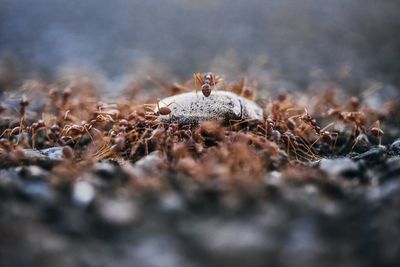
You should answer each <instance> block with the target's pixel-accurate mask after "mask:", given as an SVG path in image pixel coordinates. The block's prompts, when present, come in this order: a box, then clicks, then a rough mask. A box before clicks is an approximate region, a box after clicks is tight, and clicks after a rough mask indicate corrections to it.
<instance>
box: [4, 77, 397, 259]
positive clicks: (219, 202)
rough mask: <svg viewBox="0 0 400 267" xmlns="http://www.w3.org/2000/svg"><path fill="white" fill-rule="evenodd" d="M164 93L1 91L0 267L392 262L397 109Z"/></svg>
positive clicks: (342, 99) (226, 87)
mask: <svg viewBox="0 0 400 267" xmlns="http://www.w3.org/2000/svg"><path fill="white" fill-rule="evenodd" d="M162 87H163V90H162V91H159V92H157V91H155V90H145V89H147V88H143V89H140V87H134V88H133V87H132V89H131V90H132V91H129V90H128V91H126V92H125V93H124V95H121V97H120V98H114V99H109V98H107V97H106V96H104V95H101V94H100V93H99V90H98V89H97V87H96V83H94V82H91V81H90V80H74V81H58V82H55V83H52V84H47V83H45V82H43V81H33V80H30V81H26V82H25V83H24V84H23V86H22V88H16V90H14V92H13V94H12V95H6V94H4V95H2V96H1V101H2V103H1V105H0V107H1V109H0V116H1V120H0V130H1V132H0V199H1V201H0V212H1V213H2V214H5V216H1V218H0V235H1V236H2V241H1V242H0V265H1V266H16V265H18V266H20V265H22V266H23V265H27V266H42V265H43V260H37V258H40V259H44V260H45V261H46V260H47V261H49V262H52V265H55V264H58V265H61V266H68V265H71V264H72V265H74V266H80V265H86V266H107V265H122V266H130V265H131V264H132V263H138V264H137V266H165V265H164V263H165V262H164V261H163V262H162V264H161V263H159V262H158V263H155V262H154V259H155V258H157V257H158V256H159V255H160V254H162V255H164V256H165V257H167V258H168V259H169V265H170V266H182V265H184V266H204V265H207V266H233V265H234V266H265V262H273V263H274V265H275V266H293V265H295V264H300V265H304V266H334V265H335V266H337V265H346V264H347V265H351V266H367V265H370V266H374V265H379V266H393V264H394V263H397V262H399V255H400V253H399V251H400V246H399V245H398V242H397V241H398V240H399V238H400V233H399V230H398V229H399V228H398V225H397V224H398V223H397V222H398V215H397V214H398V212H397V211H398V209H399V208H400V202H399V198H398V195H399V193H400V179H399V178H400V177H399V172H400V160H399V158H400V154H399V151H400V150H399V149H398V147H399V140H398V137H399V135H400V131H399V130H400V129H399V125H398V123H397V122H398V121H399V117H400V114H399V110H400V109H399V108H398V103H396V102H387V103H385V104H384V105H382V106H381V107H380V108H379V109H373V108H371V107H369V106H367V105H366V104H365V103H366V101H365V100H364V99H362V97H348V96H343V94H344V91H342V90H341V89H340V88H334V87H332V86H330V87H327V88H321V89H320V90H319V93H315V94H311V93H309V92H304V93H297V94H296V95H294V94H289V93H285V94H284V93H281V94H278V95H277V96H275V97H273V96H271V97H270V98H269V99H257V97H256V96H257V94H256V89H257V83H256V82H251V83H249V82H248V81H247V80H246V79H239V80H238V81H236V82H231V83H229V82H227V81H223V80H222V78H221V76H219V75H216V74H210V73H205V74H195V77H194V81H192V82H188V83H185V84H184V85H180V84H173V85H171V86H162ZM27 88H29V90H27ZM259 90H266V89H265V88H259ZM155 92H156V93H155ZM166 94H167V95H169V96H166ZM138 95H140V97H138ZM127 96H131V97H129V98H127ZM15 110H17V111H18V112H15ZM367 215H368V216H367ZM365 216H367V217H368V219H366V217H365ZM355 225H357V227H353V226H355ZM353 228H354V229H353ZM371 229H374V231H372V232H371ZM366 236H368V238H367V240H364V237H366ZM104 241H106V242H104ZM38 242H41V244H51V245H43V246H42V247H40V248H38V247H37V243H38ZM4 244H7V245H6V246H4ZM160 244H162V245H161V247H160ZM71 247H73V248H74V250H70V248H71ZM4 248H6V249H4ZM112 248H113V249H112ZM115 248H118V251H119V252H118V255H116V253H115ZM338 248H340V249H338ZM342 248H345V249H344V250H343V249H342ZM67 251H75V252H68V253H65V252H67ZM99 251H101V252H102V253H99ZM370 251H375V252H376V253H373V254H370V253H369V252H370ZM17 252H18V253H17ZM20 253H23V254H26V255H28V256H29V257H26V262H25V261H23V260H22V261H23V262H21V257H20ZM55 255H56V256H55ZM164 256H163V259H165V258H164ZM327 258H329V259H330V260H329V262H327V260H326V259H327ZM24 259H25V258H24ZM167 265H168V264H167Z"/></svg>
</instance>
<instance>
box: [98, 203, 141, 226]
mask: <svg viewBox="0 0 400 267" xmlns="http://www.w3.org/2000/svg"><path fill="white" fill-rule="evenodd" d="M98 212H99V215H100V217H101V218H102V219H103V220H104V221H105V222H106V223H109V224H111V225H115V226H124V225H129V224H130V223H132V222H133V221H134V220H135V219H136V217H137V208H136V205H135V204H134V203H133V202H131V201H128V200H121V199H113V200H103V201H101V202H100V203H99V206H98Z"/></svg>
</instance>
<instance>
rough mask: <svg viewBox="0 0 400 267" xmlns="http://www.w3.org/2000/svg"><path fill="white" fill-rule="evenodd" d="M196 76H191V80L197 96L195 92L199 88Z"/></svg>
mask: <svg viewBox="0 0 400 267" xmlns="http://www.w3.org/2000/svg"><path fill="white" fill-rule="evenodd" d="M197 78H198V77H197V74H193V80H194V89H195V92H196V94H197V91H198V90H199V87H198V84H197V83H198V80H197Z"/></svg>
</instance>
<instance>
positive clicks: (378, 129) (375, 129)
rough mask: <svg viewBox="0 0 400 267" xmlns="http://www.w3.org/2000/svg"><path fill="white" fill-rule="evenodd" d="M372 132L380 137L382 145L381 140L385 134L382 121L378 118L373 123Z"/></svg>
mask: <svg viewBox="0 0 400 267" xmlns="http://www.w3.org/2000/svg"><path fill="white" fill-rule="evenodd" d="M370 132H371V133H372V134H373V135H374V136H375V137H376V138H378V143H379V145H381V141H382V136H383V134H384V132H383V130H382V129H381V123H380V121H379V120H377V121H376V122H374V124H373V125H372V127H371V129H370Z"/></svg>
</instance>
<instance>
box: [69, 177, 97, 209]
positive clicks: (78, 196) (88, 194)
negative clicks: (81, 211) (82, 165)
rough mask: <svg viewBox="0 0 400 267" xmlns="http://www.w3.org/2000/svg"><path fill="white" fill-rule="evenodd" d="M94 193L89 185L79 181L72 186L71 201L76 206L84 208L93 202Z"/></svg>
mask: <svg viewBox="0 0 400 267" xmlns="http://www.w3.org/2000/svg"><path fill="white" fill-rule="evenodd" d="M95 193H96V192H95V189H94V188H93V186H92V185H91V184H90V183H88V182H86V181H80V182H77V183H75V184H74V187H73V191H72V200H73V201H74V202H75V203H76V204H77V205H80V206H86V205H88V204H89V203H90V202H91V201H92V200H93V198H94V196H95Z"/></svg>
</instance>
